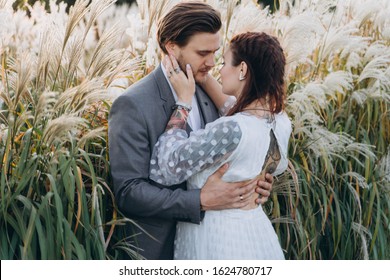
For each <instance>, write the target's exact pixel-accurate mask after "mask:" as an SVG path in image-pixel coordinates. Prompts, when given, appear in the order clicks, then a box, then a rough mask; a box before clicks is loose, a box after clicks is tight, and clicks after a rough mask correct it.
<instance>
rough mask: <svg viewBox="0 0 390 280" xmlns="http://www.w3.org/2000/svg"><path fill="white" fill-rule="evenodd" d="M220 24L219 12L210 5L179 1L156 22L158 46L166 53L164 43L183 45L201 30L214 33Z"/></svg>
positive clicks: (219, 27)
mask: <svg viewBox="0 0 390 280" xmlns="http://www.w3.org/2000/svg"><path fill="white" fill-rule="evenodd" d="M221 26H222V23H221V16H220V13H219V12H217V11H216V10H215V9H214V8H213V7H211V6H210V5H208V4H205V3H201V2H186V3H179V4H177V5H175V6H174V7H173V8H172V10H170V11H169V12H168V13H167V14H166V15H165V16H164V17H163V18H162V19H161V20H160V22H159V23H158V31H157V39H158V43H159V45H160V48H161V49H162V50H163V52H164V53H167V50H166V48H165V44H166V43H168V42H172V43H175V44H177V45H178V46H180V47H184V46H185V45H187V43H188V41H189V40H190V38H191V36H193V35H195V34H197V33H201V32H206V33H212V34H215V33H217V32H218V31H219V30H220V29H221Z"/></svg>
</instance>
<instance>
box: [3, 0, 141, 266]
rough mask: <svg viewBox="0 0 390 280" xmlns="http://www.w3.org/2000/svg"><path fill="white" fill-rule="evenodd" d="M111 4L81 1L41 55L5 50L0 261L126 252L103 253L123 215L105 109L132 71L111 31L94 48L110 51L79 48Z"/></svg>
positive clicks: (48, 36)
mask: <svg viewBox="0 0 390 280" xmlns="http://www.w3.org/2000/svg"><path fill="white" fill-rule="evenodd" d="M112 2H113V1H100V3H99V4H95V5H93V4H91V5H87V3H88V1H79V2H78V3H77V4H76V5H75V7H74V8H73V10H71V11H70V14H69V17H67V16H66V15H57V16H65V17H67V25H66V27H65V29H62V27H61V26H57V25H54V24H52V25H49V26H48V29H47V30H46V33H45V35H44V36H43V37H41V39H40V51H39V52H35V51H34V49H32V50H30V51H20V50H19V49H17V46H16V48H13V47H12V46H11V45H10V46H9V47H8V48H5V49H1V50H2V51H1V53H0V60H1V67H0V73H1V76H0V82H1V87H0V89H1V91H0V96H1V100H2V108H1V111H0V125H1V131H0V132H1V133H0V160H1V161H0V170H1V175H0V208H1V215H0V244H1V246H0V258H1V259H68V260H70V259H107V258H110V257H111V256H112V255H114V256H115V257H121V256H123V254H124V253H125V252H124V251H123V250H118V249H115V248H114V246H113V245H111V248H110V250H108V249H107V247H108V244H109V243H110V241H111V240H112V238H115V236H114V232H115V231H114V229H115V227H116V226H117V224H118V223H120V222H121V216H120V215H119V214H118V213H117V210H116V208H115V203H114V197H113V194H112V192H111V189H110V187H109V185H110V179H109V172H108V171H109V162H108V155H107V140H106V129H107V122H106V119H107V114H108V113H107V112H108V110H109V105H108V103H107V102H106V101H105V100H108V98H109V96H107V91H108V88H109V86H110V83H111V82H112V77H114V76H117V75H119V74H120V73H122V71H131V70H132V69H133V67H134V65H135V64H134V60H132V59H131V57H130V56H128V55H127V54H126V52H125V51H124V50H117V49H115V43H114V42H113V40H114V38H113V36H112V34H113V31H112V30H105V32H102V34H101V37H100V40H99V41H98V42H97V46H99V45H107V47H105V48H104V47H101V46H100V48H99V47H96V49H95V50H92V56H90V55H88V52H87V49H86V47H85V44H86V40H87V39H86V36H87V34H88V31H89V29H91V28H92V26H93V24H94V22H95V19H96V17H97V16H99V14H100V13H101V12H103V11H104V10H105V9H107V8H108V7H109V6H110V5H111V4H112ZM82 20H85V21H84V23H85V24H84V25H81V24H80V23H81V21H82ZM115 31H116V32H118V29H115ZM110 34H111V35H110ZM49 50H50V51H49ZM101 52H103V53H104V56H102V55H101V54H102V53H101ZM113 65H115V68H113V67H112V66H113ZM111 254H112V255H111Z"/></svg>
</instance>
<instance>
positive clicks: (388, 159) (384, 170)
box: [376, 148, 390, 192]
mask: <svg viewBox="0 0 390 280" xmlns="http://www.w3.org/2000/svg"><path fill="white" fill-rule="evenodd" d="M376 168H377V169H378V172H379V180H380V181H381V182H383V191H384V192H390V148H389V149H388V152H387V154H385V155H383V157H382V158H381V159H380V160H379V163H378V166H377V167H376Z"/></svg>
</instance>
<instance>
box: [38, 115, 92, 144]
mask: <svg viewBox="0 0 390 280" xmlns="http://www.w3.org/2000/svg"><path fill="white" fill-rule="evenodd" d="M82 126H85V120H84V119H83V118H80V117H75V116H72V115H65V114H64V115H61V116H59V117H58V118H56V119H52V120H50V121H49V122H48V123H47V126H46V128H45V130H44V131H43V134H42V142H43V143H46V144H47V146H49V147H50V146H51V145H53V144H55V143H53V142H54V141H56V142H59V143H64V142H67V141H69V140H71V138H72V136H76V135H77V132H79V130H80V128H81V127H82ZM69 133H70V134H71V135H69Z"/></svg>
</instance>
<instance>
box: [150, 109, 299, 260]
mask: <svg viewBox="0 0 390 280" xmlns="http://www.w3.org/2000/svg"><path fill="white" fill-rule="evenodd" d="M271 129H272V130H273V132H274V135H275V137H276V139H277V142H278V146H279V150H280V153H281V161H280V163H279V165H278V166H277V169H276V171H275V172H274V175H277V174H280V173H282V172H283V171H285V170H286V168H287V163H288V160H287V145H288V140H289V137H290V134H291V122H290V120H289V118H288V117H287V115H286V114H285V113H281V114H278V115H275V119H274V120H273V122H272V123H269V122H267V120H266V119H263V118H258V117H256V116H253V115H250V114H246V113H238V114H236V115H234V116H229V117H221V118H219V119H218V120H216V121H214V122H212V123H210V124H207V126H206V127H205V129H201V130H198V131H195V132H192V133H191V135H190V137H188V135H187V133H186V131H184V130H181V129H171V130H169V131H167V132H165V133H164V134H163V135H161V136H160V138H159V141H158V142H157V143H156V146H155V149H154V151H153V156H152V159H151V167H150V178H151V179H152V180H154V181H156V182H158V183H160V184H164V185H173V184H177V183H179V182H183V181H185V180H187V186H188V188H189V189H195V188H201V187H202V186H203V185H204V184H205V182H206V180H207V178H208V177H209V176H210V175H211V174H212V173H214V172H215V171H216V170H217V169H218V168H219V167H220V166H222V165H223V164H224V163H226V162H229V169H228V171H227V172H226V173H225V175H224V177H223V179H224V180H225V181H229V182H236V181H244V180H248V179H252V178H254V177H256V176H257V175H258V174H259V173H260V172H261V169H262V166H263V163H264V160H265V157H266V153H267V151H268V148H269V145H270V130H271ZM174 258H175V259H218V260H223V259H284V255H283V252H282V249H281V246H280V244H279V241H278V238H277V235H276V233H275V230H274V228H273V226H272V224H271V222H270V220H269V219H268V217H267V215H266V214H265V213H264V212H263V209H262V207H261V206H259V207H257V208H255V209H252V210H240V209H231V210H221V211H207V212H206V214H205V217H204V219H203V220H202V222H201V223H200V225H197V224H191V223H184V222H179V223H178V224H177V231H176V239H175V251H174Z"/></svg>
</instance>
